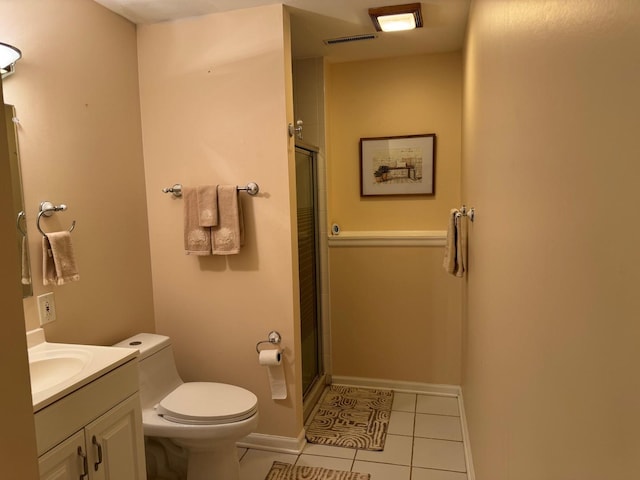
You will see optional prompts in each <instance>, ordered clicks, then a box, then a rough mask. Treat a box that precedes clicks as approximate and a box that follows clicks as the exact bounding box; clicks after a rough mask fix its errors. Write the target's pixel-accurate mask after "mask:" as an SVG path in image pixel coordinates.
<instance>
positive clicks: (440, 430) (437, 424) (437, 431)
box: [415, 413, 462, 442]
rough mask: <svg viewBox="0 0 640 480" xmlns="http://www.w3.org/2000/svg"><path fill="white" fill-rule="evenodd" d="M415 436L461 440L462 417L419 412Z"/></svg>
mask: <svg viewBox="0 0 640 480" xmlns="http://www.w3.org/2000/svg"><path fill="white" fill-rule="evenodd" d="M415 436H416V437H426V438H439V439H441V440H455V441H458V442H461V441H462V428H461V427H460V417H450V416H448V415H430V414H424V413H417V414H416V428H415Z"/></svg>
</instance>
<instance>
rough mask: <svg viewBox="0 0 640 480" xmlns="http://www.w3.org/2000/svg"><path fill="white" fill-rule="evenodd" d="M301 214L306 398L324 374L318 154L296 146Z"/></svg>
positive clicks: (299, 214)
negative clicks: (317, 175) (321, 324)
mask: <svg viewBox="0 0 640 480" xmlns="http://www.w3.org/2000/svg"><path fill="white" fill-rule="evenodd" d="M295 159H296V190H297V199H298V200H297V214H298V265H299V266H298V271H299V276H300V279H299V280H300V321H301V326H300V332H301V339H302V390H303V395H304V396H306V395H307V394H308V393H309V391H310V390H311V389H312V388H313V386H314V384H315V382H317V381H318V379H320V378H321V377H322V375H323V373H324V372H323V368H322V361H321V359H322V345H321V339H322V335H321V331H320V330H321V329H320V301H319V299H320V291H319V285H320V280H319V275H320V270H319V266H318V257H319V255H318V215H317V213H318V210H317V205H318V196H317V181H316V162H315V152H313V151H312V150H309V149H306V148H302V147H298V146H296V154H295Z"/></svg>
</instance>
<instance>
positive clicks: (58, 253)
mask: <svg viewBox="0 0 640 480" xmlns="http://www.w3.org/2000/svg"><path fill="white" fill-rule="evenodd" d="M42 257H43V258H42V284H43V285H64V284H65V283H69V282H77V281H78V280H80V275H79V274H78V267H77V266H76V257H75V254H74V253H73V245H71V233H70V232H68V231H66V230H65V231H63V232H54V233H48V234H47V235H46V236H44V237H42Z"/></svg>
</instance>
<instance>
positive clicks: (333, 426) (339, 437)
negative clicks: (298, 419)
mask: <svg viewBox="0 0 640 480" xmlns="http://www.w3.org/2000/svg"><path fill="white" fill-rule="evenodd" d="M392 403H393V391H391V390H374V389H369V388H356V387H343V386H338V385H331V386H330V387H329V389H328V390H327V391H326V392H325V394H324V396H323V397H322V399H321V400H320V402H319V404H318V410H317V412H316V414H315V415H314V417H313V419H312V420H311V424H310V425H309V426H308V427H307V429H306V437H307V441H309V442H311V443H317V444H320V445H332V446H336V447H347V448H359V449H362V450H383V449H384V442H385V439H386V438H387V430H388V428H389V418H390V417H391V404H392Z"/></svg>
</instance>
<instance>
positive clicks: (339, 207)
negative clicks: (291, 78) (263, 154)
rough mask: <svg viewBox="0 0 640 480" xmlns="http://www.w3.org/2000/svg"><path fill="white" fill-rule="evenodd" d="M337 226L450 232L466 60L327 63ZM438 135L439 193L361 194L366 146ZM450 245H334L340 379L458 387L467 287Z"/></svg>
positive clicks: (335, 355)
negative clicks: (446, 260) (376, 140)
mask: <svg viewBox="0 0 640 480" xmlns="http://www.w3.org/2000/svg"><path fill="white" fill-rule="evenodd" d="M328 70H329V73H328V95H327V99H328V112H327V119H328V123H327V132H328V137H327V144H328V157H327V159H328V180H327V186H328V198H329V213H328V218H329V221H330V222H337V223H339V224H340V226H341V228H342V229H343V231H377V230H385V231H398V230H400V231H412V230H413V231H415V230H437V231H443V230H446V224H447V223H446V222H447V214H448V212H449V211H450V209H451V208H454V207H458V206H459V202H460V142H461V139H460V135H461V97H462V93H461V89H462V57H461V53H460V52H456V53H447V54H439V55H424V56H412V57H402V58H393V59H386V60H374V61H366V62H353V63H341V64H332V65H329V69H328ZM421 133H435V134H436V135H437V152H436V176H435V179H436V180H435V181H436V194H435V195H434V196H410V197H404V196H401V197H369V198H362V197H360V187H359V185H360V183H359V182H360V180H359V179H360V177H359V175H360V174H359V151H358V141H359V139H360V138H361V137H380V136H394V135H409V134H421ZM443 255H444V249H443V247H441V246H421V247H397V246H385V247H341V246H334V247H331V248H330V254H329V258H330V263H329V276H330V297H331V340H332V342H331V348H332V359H333V374H334V375H339V376H342V375H344V376H356V377H369V378H385V379H393V380H404V381H414V382H423V383H448V384H458V383H459V382H460V348H461V346H460V341H461V337H460V335H461V323H460V322H461V306H460V300H461V297H460V295H461V281H460V279H457V278H453V277H450V276H447V275H446V273H445V272H444V270H443V268H442V258H443Z"/></svg>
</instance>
